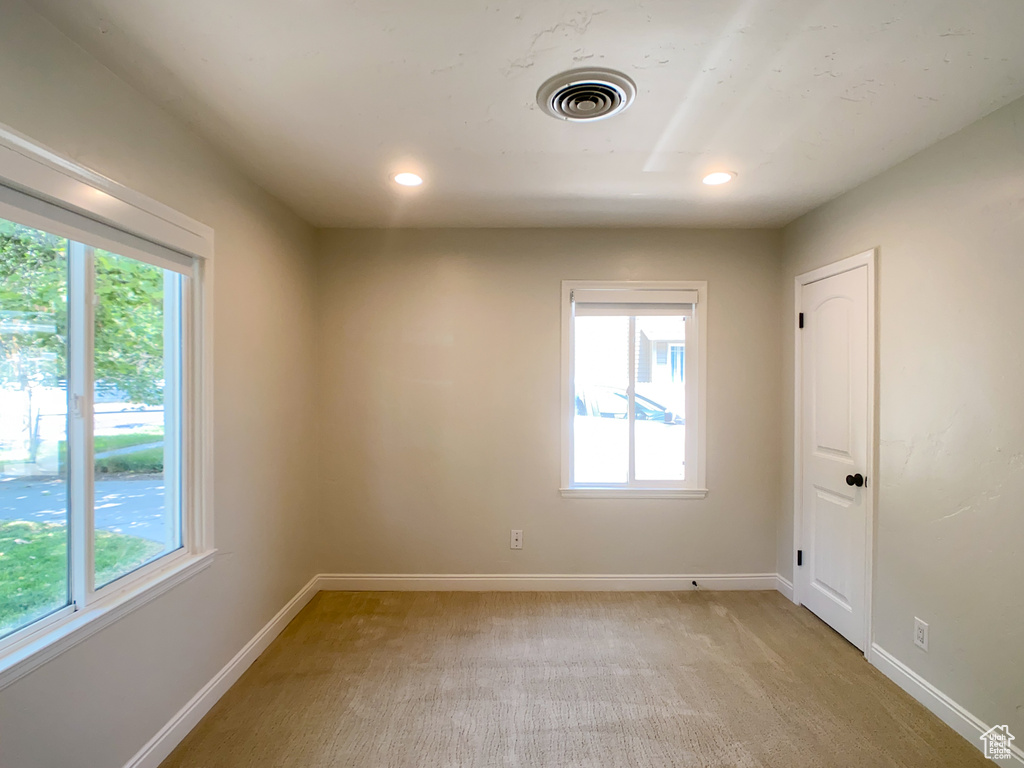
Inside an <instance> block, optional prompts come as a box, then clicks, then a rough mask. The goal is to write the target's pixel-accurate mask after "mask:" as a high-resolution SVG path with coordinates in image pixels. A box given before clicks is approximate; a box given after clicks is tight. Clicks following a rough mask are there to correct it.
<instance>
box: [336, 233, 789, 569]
mask: <svg viewBox="0 0 1024 768" xmlns="http://www.w3.org/2000/svg"><path fill="white" fill-rule="evenodd" d="M320 252H321V260H320V271H319V276H318V283H319V286H320V295H319V306H320V307H321V313H322V316H321V319H320V323H321V326H322V330H321V338H322V346H321V350H320V352H321V355H322V361H323V364H324V368H323V370H322V376H321V387H322V390H321V413H320V425H321V429H322V433H321V454H320V459H321V463H320V468H321V487H322V488H323V491H324V495H323V499H322V507H323V510H324V517H323V524H322V528H321V537H320V541H321V543H322V545H323V547H324V549H323V553H324V554H323V557H322V558H321V559H322V560H324V561H325V562H328V563H329V564H330V566H331V567H332V568H333V569H335V570H337V571H342V572H350V573H351V572H356V573H362V572H365V573H552V574H557V573H600V574H628V573H657V574H688V573H774V572H775V538H776V530H775V527H776V519H777V514H778V499H779V495H778V494H779V493H780V487H779V486H780V482H779V475H778V467H779V461H778V433H779V430H780V428H781V419H780V415H779V413H778V407H777V404H778V402H779V400H780V399H781V392H780V375H779V364H778V357H779V353H780V343H779V311H778V302H779V297H780V293H781V284H780V280H779V273H780V262H779V233H777V232H765V231H737V232H702V231H680V230H425V231H410V230H404V231H331V232H325V233H323V234H322V239H321V248H320ZM563 279H593V280H707V281H708V293H709V302H708V414H707V418H708V458H707V483H708V488H709V489H710V493H709V494H708V497H707V498H706V499H705V500H699V501H695V500H682V501H681V500H652V499H642V500H621V499H620V500H612V499H601V500H593V499H563V498H561V496H560V495H559V492H558V487H559V467H560V463H559V462H560V459H559V456H560V431H559V419H560V416H559V403H560V387H561V382H560V377H561V373H560V315H559V312H560V281H561V280H563ZM511 528H521V529H523V531H524V534H523V537H524V546H523V549H522V551H515V552H514V551H512V550H510V549H509V530H510V529H511Z"/></svg>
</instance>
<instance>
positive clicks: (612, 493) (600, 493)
mask: <svg viewBox="0 0 1024 768" xmlns="http://www.w3.org/2000/svg"><path fill="white" fill-rule="evenodd" d="M559 491H560V492H561V494H562V498H564V499H703V498H705V497H706V496H707V495H708V489H707V488H560V489H559Z"/></svg>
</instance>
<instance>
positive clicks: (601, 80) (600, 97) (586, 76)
mask: <svg viewBox="0 0 1024 768" xmlns="http://www.w3.org/2000/svg"><path fill="white" fill-rule="evenodd" d="M635 96H636V85H635V84H634V83H633V81H632V80H630V79H629V78H628V77H626V76H625V75H624V74H622V73H621V72H615V71H613V70H610V69H573V70H570V71H569V72H563V73H562V74H560V75H555V76H554V77H552V78H551V79H550V80H548V81H546V82H545V83H544V85H542V86H541V87H540V90H538V91H537V103H538V104H540V107H541V109H543V110H544V111H545V112H547V113H548V114H549V115H551V116H552V117H557V118H559V119H561V120H571V121H573V122H586V121H590V120H603V119H604V118H606V117H611V116H612V115H616V114H618V113H619V112H621V111H622V110H624V109H625V108H626V107H628V106H629V105H630V104H632V103H633V99H634V97H635Z"/></svg>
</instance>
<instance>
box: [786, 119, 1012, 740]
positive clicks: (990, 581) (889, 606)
mask: <svg viewBox="0 0 1024 768" xmlns="http://www.w3.org/2000/svg"><path fill="white" fill-rule="evenodd" d="M1022 126H1024V101H1018V102H1016V103H1014V104H1011V105H1010V106H1008V107H1005V108H1003V109H1002V110H999V111H998V112H995V113H993V114H992V115H990V116H988V117H986V118H984V119H983V120H981V121H979V122H977V123H975V124H974V125H972V126H970V127H968V128H966V129H964V130H963V131H962V132H960V133H958V134H956V135H954V136H952V137H950V138H948V139H946V140H944V141H942V142H940V143H939V144H937V145H935V146H933V147H932V148H930V149H927V150H925V151H924V152H921V153H920V154H918V155H916V156H915V157H913V158H911V159H910V160H908V161H906V162H905V163H903V164H901V165H899V166H897V167H896V168H894V169H893V170H891V171H888V172H887V173H884V174H882V175H881V176H879V177H877V178H876V179H874V180H873V181H870V182H868V183H867V184H865V185H863V186H861V187H858V188H857V189H855V190H853V191H852V192H849V193H847V194H846V195H843V196H842V197H840V198H839V199H837V200H835V201H833V202H832V203H829V204H828V205H826V206H824V207H822V208H820V209H818V210H816V211H814V212H812V213H810V214H808V215H807V216H804V217H803V218H801V219H799V220H798V221H796V222H795V223H793V224H792V225H790V226H789V227H787V228H786V230H785V233H784V234H785V245H784V250H785V259H786V260H785V284H784V287H785V291H786V296H785V299H784V300H783V302H782V314H783V316H784V326H783V327H784V328H785V329H786V331H785V333H784V334H783V340H784V343H785V356H784V365H783V374H784V386H783V390H782V391H783V392H784V400H783V407H784V410H785V412H786V414H787V418H786V422H787V424H789V425H791V424H792V411H793V401H792V386H793V381H792V379H793V334H792V332H791V331H790V330H789V329H790V328H792V322H793V318H792V312H793V278H794V277H795V276H796V275H798V274H800V273H802V272H805V271H807V270H809V269H813V268H815V267H818V266H821V265H823V264H827V263H830V262H832V261H836V260H838V259H840V258H842V257H844V256H849V255H852V254H854V253H859V252H861V251H864V250H867V249H868V248H872V247H875V246H877V247H878V248H879V260H878V276H877V281H878V293H877V311H878V318H877V320H878V365H879V394H878V409H879V435H878V437H879V444H878V464H879V470H878V476H877V478H876V482H875V488H876V492H877V494H878V508H877V515H876V557H875V584H874V635H875V642H877V643H878V644H879V645H881V646H882V647H883V648H885V649H886V650H887V651H889V652H890V653H893V654H894V655H895V656H896V657H897V658H899V659H900V660H901V661H903V662H904V663H905V664H907V665H909V666H910V667H911V668H912V669H914V670H915V671H916V672H918V673H919V674H921V675H923V676H924V677H925V678H926V679H927V680H929V681H930V682H931V683H932V684H934V685H935V686H937V687H938V688H939V689H940V690H942V691H943V692H944V693H946V694H948V695H949V696H951V697H952V698H953V699H954V700H955V701H957V702H959V703H960V704H961V705H963V706H965V707H966V708H967V709H968V710H969V711H971V712H972V713H973V714H975V715H976V716H978V717H980V718H981V719H982V720H984V721H985V722H987V723H1006V724H1008V725H1009V726H1010V730H1011V731H1013V732H1015V733H1017V734H1020V733H1024V654H1022V653H1021V649H1022V648H1024V591H1022V590H1021V585H1022V584H1024V558H1022V557H1021V554H1020V544H1021V542H1024V515H1022V514H1021V498H1022V494H1024V398H1022V397H1021V382H1022V381H1024V346H1022V344H1021V338H1022V336H1024V302H1022V301H1021V295H1022V287H1024V245H1022V243H1024V205H1022V204H1024V127H1022ZM782 438H783V445H784V470H783V475H784V476H785V477H787V478H788V477H792V461H793V454H792V427H791V426H789V427H787V429H786V430H785V431H784V432H783V433H782ZM783 494H784V497H783V505H782V508H783V510H786V511H787V512H786V513H785V514H784V516H783V522H782V525H781V526H780V530H779V568H780V571H781V572H782V573H783V574H786V575H788V574H790V573H791V572H792V563H793V559H792V535H793V533H792V531H793V529H792V515H791V512H792V508H793V506H792V483H788V484H786V485H784V486H783ZM915 616H918V617H920V618H921V619H923V620H924V621H926V622H928V623H929V624H930V650H929V652H928V653H927V654H926V653H924V652H923V651H921V650H919V649H917V648H915V647H914V646H913V644H912V632H913V624H914V617H915Z"/></svg>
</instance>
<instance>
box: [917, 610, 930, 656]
mask: <svg viewBox="0 0 1024 768" xmlns="http://www.w3.org/2000/svg"><path fill="white" fill-rule="evenodd" d="M914 645H916V646H917V647H918V648H920V649H921V650H922V651H925V652H926V653H927V651H928V625H927V624H926V623H925V622H923V621H921V620H920V619H919V618H917V616H915V617H914Z"/></svg>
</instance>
